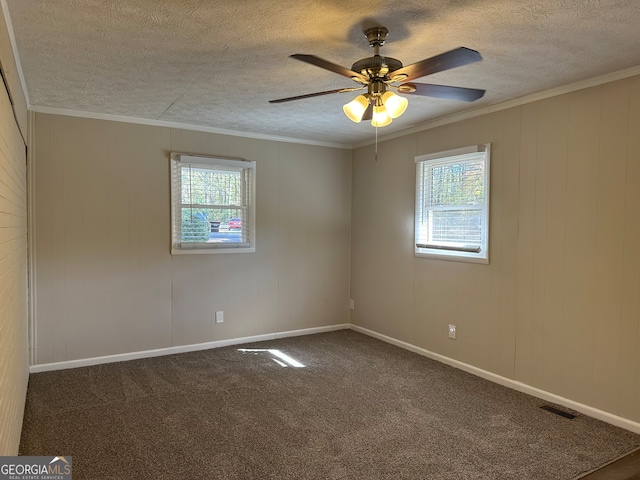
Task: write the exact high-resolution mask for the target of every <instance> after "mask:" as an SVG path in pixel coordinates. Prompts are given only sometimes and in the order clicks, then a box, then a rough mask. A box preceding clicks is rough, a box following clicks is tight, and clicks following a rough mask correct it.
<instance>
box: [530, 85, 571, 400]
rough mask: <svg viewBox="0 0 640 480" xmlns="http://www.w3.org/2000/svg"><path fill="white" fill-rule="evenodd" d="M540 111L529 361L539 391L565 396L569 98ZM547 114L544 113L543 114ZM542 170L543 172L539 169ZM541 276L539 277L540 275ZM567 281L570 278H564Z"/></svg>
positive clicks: (561, 99)
mask: <svg viewBox="0 0 640 480" xmlns="http://www.w3.org/2000/svg"><path fill="white" fill-rule="evenodd" d="M547 105H548V110H547V109H546V108H544V109H543V112H545V117H544V118H543V120H541V122H542V123H541V126H542V125H545V124H546V125H549V129H548V147H547V148H548V150H547V157H548V162H547V169H546V171H547V180H546V181H547V183H546V185H547V202H546V205H544V204H543V205H540V207H539V208H540V209H541V210H542V209H544V213H542V214H541V215H544V216H545V217H546V220H547V223H546V225H543V224H541V225H540V229H541V233H542V232H544V236H545V242H544V243H545V252H546V253H545V259H546V263H545V266H544V268H545V271H544V276H543V278H542V282H543V285H544V287H543V288H544V308H545V309H544V312H543V316H542V318H541V319H537V322H536V323H537V326H538V328H542V330H543V332H542V337H543V340H542V346H543V349H542V350H541V351H538V352H534V357H533V358H532V361H533V362H535V363H536V364H538V365H542V368H543V374H542V375H543V377H544V380H543V381H544V382H545V383H541V384H540V385H541V386H544V387H543V388H548V389H549V391H550V392H558V393H559V394H560V395H566V394H567V392H566V389H565V386H564V385H565V383H564V372H563V370H562V368H561V367H562V362H563V351H564V344H563V340H564V337H563V335H562V332H563V331H564V324H565V314H564V293H565V275H566V274H565V271H566V268H565V250H566V218H567V211H566V210H567V206H566V198H567V191H566V187H567V156H568V127H569V97H568V96H564V97H560V98H558V99H554V101H553V103H552V104H547ZM547 112H548V113H547ZM543 170H544V169H543ZM541 276H542V274H541ZM566 276H567V277H569V276H570V275H566Z"/></svg>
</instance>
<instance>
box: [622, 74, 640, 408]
mask: <svg viewBox="0 0 640 480" xmlns="http://www.w3.org/2000/svg"><path fill="white" fill-rule="evenodd" d="M628 83H629V124H628V126H627V129H626V133H627V156H626V163H625V189H624V191H625V199H624V240H623V242H624V243H623V253H624V262H623V267H622V292H621V302H622V306H621V325H620V348H619V351H620V376H619V381H618V390H617V393H618V395H619V402H620V415H621V416H623V417H626V418H638V416H639V415H638V405H640V301H639V300H638V298H639V297H640V249H638V245H640V136H639V135H638V134H637V132H640V77H635V78H633V79H630V80H629V81H628Z"/></svg>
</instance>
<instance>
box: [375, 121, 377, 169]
mask: <svg viewBox="0 0 640 480" xmlns="http://www.w3.org/2000/svg"><path fill="white" fill-rule="evenodd" d="M375 161H376V162H377V161H378V126H377V125H376V155H375Z"/></svg>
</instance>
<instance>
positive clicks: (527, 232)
mask: <svg viewBox="0 0 640 480" xmlns="http://www.w3.org/2000/svg"><path fill="white" fill-rule="evenodd" d="M538 109H539V105H538V104H531V105H525V106H524V107H523V108H522V123H521V125H520V131H521V141H520V178H519V179H518V191H519V196H518V244H517V250H518V267H517V279H516V286H517V290H516V317H515V318H516V342H517V344H516V346H515V349H516V352H515V355H516V359H515V368H516V375H517V376H518V378H520V379H521V380H522V381H524V382H525V383H528V382H531V381H532V379H533V372H532V368H533V362H532V361H531V360H532V343H533V338H534V335H533V284H534V256H535V248H534V245H535V232H536V231H535V208H536V182H535V181H533V180H534V179H535V177H536V160H537V159H538V152H537V146H538V142H537V139H538Z"/></svg>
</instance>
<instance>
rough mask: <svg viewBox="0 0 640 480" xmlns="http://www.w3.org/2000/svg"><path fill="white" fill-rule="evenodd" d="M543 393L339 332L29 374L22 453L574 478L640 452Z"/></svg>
mask: <svg viewBox="0 0 640 480" xmlns="http://www.w3.org/2000/svg"><path fill="white" fill-rule="evenodd" d="M240 349H258V350H260V351H250V352H247V351H244V352H243V351H240ZM269 349H271V350H278V351H279V352H282V353H284V354H286V355H288V356H289V357H290V358H291V359H293V360H295V361H298V362H300V363H302V364H304V368H296V367H293V366H291V364H290V363H289V362H291V360H289V358H287V357H284V356H282V355H280V356H278V355H279V354H278V353H277V352H269V351H267V350H269ZM544 403H545V402H543V401H541V400H538V399H536V398H533V397H530V396H527V395H524V394H522V393H518V392H515V391H513V390H510V389H508V388H505V387H501V386H499V385H496V384H493V383H491V382H488V381H486V380H483V379H480V378H478V377H475V376H473V375H470V374H467V373H465V372H462V371H460V370H456V369H454V368H452V367H449V366H446V365H443V364H440V363H438V362H435V361H432V360H429V359H427V358H425V357H422V356H420V355H417V354H414V353H411V352H407V351H405V350H402V349H400V348H397V347H395V346H392V345H389V344H386V343H383V342H381V341H378V340H375V339H372V338H370V337H367V336H365V335H362V334H359V333H356V332H353V331H350V330H343V331H337V332H331V333H323V334H317V335H309V336H306V337H293V338H286V339H282V340H273V341H269V342H261V343H256V344H253V345H241V346H234V347H225V348H220V349H215V350H208V351H202V352H194V353H185V354H180V355H170V356H165V357H158V358H152V359H144V360H134V361H130V362H122V363H114V364H108V365H99V366H94V367H85V368H78V369H73V370H63V371H57V372H46V373H38V374H32V375H31V377H30V381H29V390H28V397H27V409H26V413H25V420H24V427H23V433H22V442H21V446H20V454H21V455H72V456H73V468H74V476H73V478H74V479H75V480H81V479H91V480H101V479H118V480H123V479H136V480H146V479H154V480H155V479H158V478H176V479H178V478H179V479H231V480H235V479H243V480H247V479H249V480H250V479H285V478H286V479H367V480H378V479H380V480H381V479H390V480H391V479H393V480H398V479H412V480H415V479H434V480H449V479H451V480H453V479H456V480H458V479H460V480H472V479H482V480H490V479H500V480H506V479H514V480H523V479H532V480H545V479H549V480H563V479H567V480H569V479H572V478H574V477H576V476H578V475H579V474H581V473H582V472H587V471H589V470H592V469H594V468H596V467H598V466H599V465H602V464H604V463H606V462H607V461H609V460H612V459H614V458H616V457H618V456H620V455H622V454H624V453H626V452H629V451H631V450H633V449H634V448H636V447H638V446H640V435H636V434H633V433H631V432H628V431H626V430H623V429H619V428H616V427H613V426H611V425H608V424H606V423H603V422H600V421H597V420H594V419H592V418H589V417H586V416H583V415H577V417H576V418H575V419H573V420H568V419H566V418H563V417H561V416H558V415H555V414H553V413H550V412H548V411H544V410H542V409H540V408H539V407H540V406H541V405H543V404H544ZM574 413H575V412H574Z"/></svg>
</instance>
